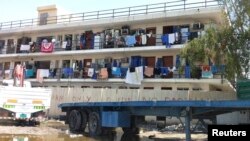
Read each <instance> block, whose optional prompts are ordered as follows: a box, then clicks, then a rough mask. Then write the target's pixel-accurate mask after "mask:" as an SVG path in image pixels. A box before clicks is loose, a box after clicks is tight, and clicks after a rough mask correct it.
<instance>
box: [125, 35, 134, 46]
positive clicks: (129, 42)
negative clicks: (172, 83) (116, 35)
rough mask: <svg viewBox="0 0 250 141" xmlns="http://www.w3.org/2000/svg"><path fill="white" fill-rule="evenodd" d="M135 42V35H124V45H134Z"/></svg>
mask: <svg viewBox="0 0 250 141" xmlns="http://www.w3.org/2000/svg"><path fill="white" fill-rule="evenodd" d="M135 43H136V40H135V36H127V37H126V45H127V46H134V44H135Z"/></svg>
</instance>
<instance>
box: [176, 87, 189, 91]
mask: <svg viewBox="0 0 250 141" xmlns="http://www.w3.org/2000/svg"><path fill="white" fill-rule="evenodd" d="M177 90H178V91H188V90H189V88H185V87H183V88H177Z"/></svg>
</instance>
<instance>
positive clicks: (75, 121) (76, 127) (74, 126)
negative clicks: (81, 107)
mask: <svg viewBox="0 0 250 141" xmlns="http://www.w3.org/2000/svg"><path fill="white" fill-rule="evenodd" d="M81 122H82V119H81V113H80V112H79V111H77V110H72V111H71V112H70V114H69V129H70V131H72V132H77V131H80V130H81Z"/></svg>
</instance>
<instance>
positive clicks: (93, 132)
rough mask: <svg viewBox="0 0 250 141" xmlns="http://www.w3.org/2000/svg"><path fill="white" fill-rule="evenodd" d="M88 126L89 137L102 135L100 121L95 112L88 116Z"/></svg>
mask: <svg viewBox="0 0 250 141" xmlns="http://www.w3.org/2000/svg"><path fill="white" fill-rule="evenodd" d="M88 125H89V126H88V127H89V134H90V136H99V135H101V134H102V127H101V119H100V116H99V114H98V113H97V112H91V113H90V114H89V122H88Z"/></svg>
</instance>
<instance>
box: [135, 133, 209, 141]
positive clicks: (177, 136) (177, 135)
mask: <svg viewBox="0 0 250 141" xmlns="http://www.w3.org/2000/svg"><path fill="white" fill-rule="evenodd" d="M139 136H143V137H148V138H155V139H176V140H185V139H186V136H185V133H178V132H159V131H147V132H144V133H140V135H139ZM191 138H192V140H196V141H203V140H207V134H203V133H199V134H197V133H196V134H191Z"/></svg>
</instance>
